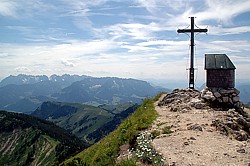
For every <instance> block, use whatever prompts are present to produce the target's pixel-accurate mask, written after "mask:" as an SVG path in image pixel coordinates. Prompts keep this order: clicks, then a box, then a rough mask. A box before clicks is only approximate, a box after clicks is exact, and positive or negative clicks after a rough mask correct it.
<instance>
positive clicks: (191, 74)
mask: <svg viewBox="0 0 250 166" xmlns="http://www.w3.org/2000/svg"><path fill="white" fill-rule="evenodd" d="M177 32H178V33H191V38H190V46H191V51H190V54H191V55H190V56H191V58H190V68H189V88H190V89H194V33H195V32H199V33H201V32H205V33H206V32H207V29H194V17H191V29H178V30H177Z"/></svg>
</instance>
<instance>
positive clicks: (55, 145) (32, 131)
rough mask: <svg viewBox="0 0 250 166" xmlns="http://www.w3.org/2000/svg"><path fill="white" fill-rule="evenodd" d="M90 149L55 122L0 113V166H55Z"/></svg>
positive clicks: (4, 112) (23, 115)
mask: <svg viewBox="0 0 250 166" xmlns="http://www.w3.org/2000/svg"><path fill="white" fill-rule="evenodd" d="M88 146H89V144H87V143H86V142H84V141H82V140H80V139H78V138H77V137H75V136H73V135H71V134H70V133H69V132H67V131H66V130H64V129H62V128H60V127H58V126H56V125H55V124H53V123H52V122H48V121H45V120H41V119H38V118H36V117H32V116H29V115H25V114H20V113H13V112H6V111H0V165H18V166H21V165H25V166H26V165H52V164H55V163H60V162H61V161H63V160H64V159H65V158H67V157H69V156H70V155H72V154H74V153H76V152H77V151H80V150H82V149H84V148H86V147H88Z"/></svg>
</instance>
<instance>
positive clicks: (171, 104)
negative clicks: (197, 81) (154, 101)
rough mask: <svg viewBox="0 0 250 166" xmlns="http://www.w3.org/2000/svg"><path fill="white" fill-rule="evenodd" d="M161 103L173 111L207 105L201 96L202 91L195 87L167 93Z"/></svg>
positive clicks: (183, 110)
mask: <svg viewBox="0 0 250 166" xmlns="http://www.w3.org/2000/svg"><path fill="white" fill-rule="evenodd" d="M159 105H164V106H167V107H168V108H170V110H171V111H173V112H177V111H178V112H186V111H188V110H191V109H192V107H194V108H196V109H201V108H203V107H205V106H206V104H205V103H204V102H203V101H202V99H201V98H200V92H199V91H198V90H193V89H175V90H173V92H172V93H169V94H167V95H166V96H165V97H164V99H163V100H162V101H161V102H160V103H159Z"/></svg>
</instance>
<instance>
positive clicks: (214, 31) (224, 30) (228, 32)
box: [209, 26, 250, 35]
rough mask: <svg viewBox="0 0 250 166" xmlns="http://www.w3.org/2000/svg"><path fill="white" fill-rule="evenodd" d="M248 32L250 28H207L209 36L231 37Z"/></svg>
mask: <svg viewBox="0 0 250 166" xmlns="http://www.w3.org/2000/svg"><path fill="white" fill-rule="evenodd" d="M247 32H250V26H240V27H232V28H224V27H222V26H209V34H211V35H232V34H241V33H247Z"/></svg>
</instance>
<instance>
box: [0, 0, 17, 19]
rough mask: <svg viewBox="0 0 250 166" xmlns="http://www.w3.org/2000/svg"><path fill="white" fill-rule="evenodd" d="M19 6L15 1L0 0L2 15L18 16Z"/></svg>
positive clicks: (0, 13) (0, 12)
mask: <svg viewBox="0 0 250 166" xmlns="http://www.w3.org/2000/svg"><path fill="white" fill-rule="evenodd" d="M17 6H18V5H17V3H16V2H14V1H0V15H2V16H11V17H16V16H17V14H16V9H17Z"/></svg>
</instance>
